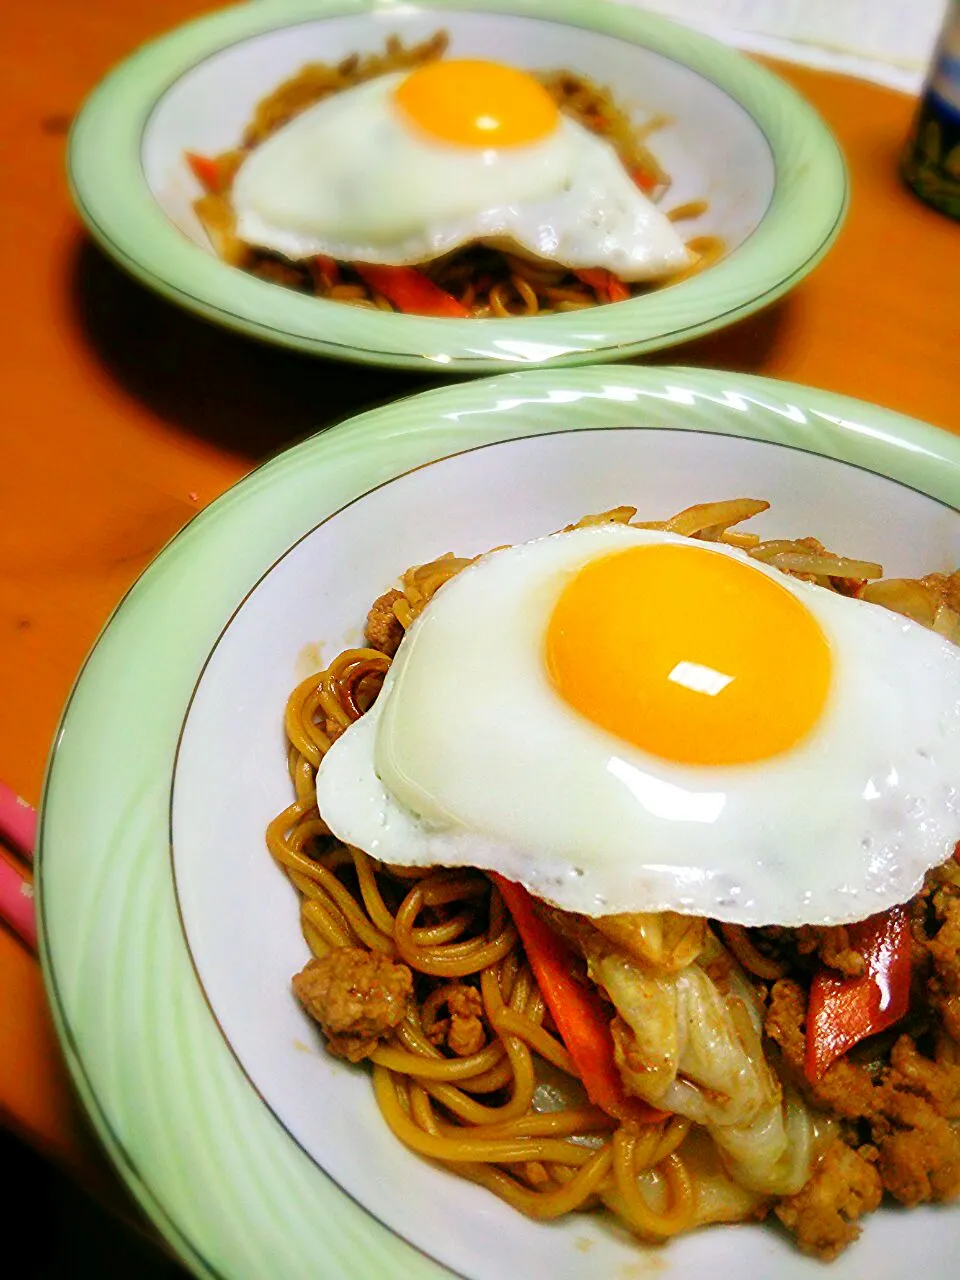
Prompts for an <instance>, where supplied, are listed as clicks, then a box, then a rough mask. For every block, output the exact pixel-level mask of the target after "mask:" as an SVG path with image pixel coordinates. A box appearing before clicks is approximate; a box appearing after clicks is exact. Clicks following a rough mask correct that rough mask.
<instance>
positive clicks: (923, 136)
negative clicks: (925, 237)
mask: <svg viewBox="0 0 960 1280" xmlns="http://www.w3.org/2000/svg"><path fill="white" fill-rule="evenodd" d="M902 168H903V176H904V177H905V178H906V180H907V182H908V183H909V184H910V186H911V187H912V188H913V190H914V191H915V192H916V193H917V195H918V196H919V197H920V199H921V200H924V201H926V203H927V204H930V205H932V206H933V207H934V208H935V209H939V210H940V211H941V212H942V213H946V214H948V215H949V216H950V217H951V218H960V2H958V0H951V3H950V5H949V7H948V9H947V16H946V18H945V20H944V25H943V31H942V32H941V35H940V39H939V41H938V43H937V48H936V51H935V52H934V55H933V61H932V62H931V64H930V74H929V76H928V78H927V83H926V85H925V86H924V91H923V96H922V98H921V99H920V108H919V110H918V111H917V116H916V119H915V121H914V126H913V130H912V132H911V134H910V140H909V142H908V144H907V149H906V152H905V153H904V157H903V165H902Z"/></svg>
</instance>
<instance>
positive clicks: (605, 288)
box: [573, 267, 630, 302]
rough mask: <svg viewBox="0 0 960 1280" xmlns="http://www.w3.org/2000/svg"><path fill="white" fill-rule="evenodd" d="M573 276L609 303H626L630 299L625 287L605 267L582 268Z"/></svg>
mask: <svg viewBox="0 0 960 1280" xmlns="http://www.w3.org/2000/svg"><path fill="white" fill-rule="evenodd" d="M573 274H574V275H575V276H576V277H577V279H578V280H582V281H583V283H584V284H588V285H589V286H590V288H591V289H596V290H597V292H598V293H602V294H603V295H604V296H605V297H606V298H607V300H608V301H609V302H626V300H627V299H628V298H629V297H630V290H629V289H628V288H627V286H626V285H625V284H624V283H623V281H622V280H620V279H618V278H617V276H615V275H614V274H613V272H612V271H608V270H607V269H606V267H584V268H582V270H580V271H574V273H573Z"/></svg>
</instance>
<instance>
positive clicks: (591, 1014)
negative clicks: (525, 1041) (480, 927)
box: [488, 871, 667, 1124]
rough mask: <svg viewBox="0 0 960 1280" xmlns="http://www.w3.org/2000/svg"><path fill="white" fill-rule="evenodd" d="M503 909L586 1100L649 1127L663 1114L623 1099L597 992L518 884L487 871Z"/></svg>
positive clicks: (634, 1100) (606, 1013)
mask: <svg viewBox="0 0 960 1280" xmlns="http://www.w3.org/2000/svg"><path fill="white" fill-rule="evenodd" d="M488 874H489V876H490V878H491V880H493V882H494V884H495V885H496V886H497V888H498V889H499V890H500V893H501V895H502V897H503V900H504V902H505V903H506V904H507V909H508V910H509V912H510V914H511V916H512V917H513V923H514V924H515V925H516V926H517V932H518V933H519V935H520V940H521V942H522V943H523V949H524V951H526V953H527V959H528V960H529V961H530V967H531V969H532V970H533V972H534V976H535V977H536V979H537V983H538V984H539V987H540V993H541V995H542V996H543V998H544V1001H545V1002H546V1006H547V1008H548V1009H549V1010H550V1013H551V1015H552V1016H553V1020H554V1022H555V1023H556V1025H557V1030H558V1031H559V1032H560V1037H561V1039H562V1040H563V1043H564V1045H565V1046H566V1048H567V1052H568V1053H569V1054H570V1057H571V1058H572V1059H573V1061H574V1065H575V1066H576V1068H577V1071H578V1072H579V1074H580V1079H581V1080H582V1082H583V1087H584V1088H585V1089H586V1091H587V1096H588V1097H589V1099H590V1101H591V1102H592V1103H593V1104H594V1105H595V1106H598V1107H600V1108H602V1110H604V1111H606V1112H607V1114H608V1115H611V1116H614V1117H615V1118H616V1119H617V1120H632V1121H635V1122H636V1123H638V1124H652V1123H655V1122H656V1121H658V1120H662V1119H663V1118H664V1117H665V1116H666V1114H667V1113H666V1112H664V1111H658V1110H657V1109H656V1108H655V1107H651V1106H649V1105H648V1104H647V1103H645V1102H642V1101H641V1100H640V1099H639V1098H630V1097H627V1095H626V1093H625V1092H624V1089H623V1081H622V1080H621V1078H620V1073H619V1071H618V1070H617V1063H616V1059H615V1057H614V1053H613V1035H612V1034H611V1031H610V1013H609V1010H608V1008H607V1006H606V1005H605V1004H604V1002H603V1001H602V1000H601V998H600V996H599V995H598V994H597V992H596V991H595V990H594V989H593V988H592V987H588V986H585V985H584V984H583V983H582V982H579V981H578V980H577V978H575V977H574V975H573V971H572V969H573V966H572V960H573V955H572V952H571V951H570V948H569V947H568V946H567V944H566V943H565V942H564V940H563V939H562V938H561V937H559V935H558V934H556V933H555V932H554V931H553V930H552V929H551V928H550V926H549V925H548V924H546V923H545V922H544V921H543V920H541V919H540V917H539V916H538V915H537V914H536V913H535V911H534V909H533V899H532V898H531V897H530V894H529V893H527V891H526V889H524V887H523V885H520V884H516V883H515V882H514V881H512V880H505V879H504V878H503V876H501V875H498V874H497V873H496V872H495V871H491V872H488Z"/></svg>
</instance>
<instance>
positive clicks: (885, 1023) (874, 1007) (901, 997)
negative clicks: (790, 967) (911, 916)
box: [805, 906, 910, 1081]
mask: <svg viewBox="0 0 960 1280" xmlns="http://www.w3.org/2000/svg"><path fill="white" fill-rule="evenodd" d="M849 932H850V943H851V946H853V947H854V948H855V949H856V950H857V951H859V952H860V954H861V955H862V956H863V959H864V962H865V965H866V971H865V972H864V974H863V975H862V977H859V978H841V977H839V976H838V975H837V974H836V973H833V972H832V971H831V970H829V969H826V968H824V969H821V970H820V972H819V973H817V975H816V976H815V977H814V980H813V983H812V985H811V987H810V1003H809V1006H808V1010H807V1056H806V1062H805V1069H806V1073H807V1076H808V1078H809V1079H810V1080H814V1081H815V1080H819V1079H820V1077H821V1076H822V1075H823V1073H824V1072H825V1071H826V1069H827V1068H828V1067H829V1066H830V1065H831V1063H833V1062H836V1060H837V1058H839V1057H842V1055H843V1054H845V1053H846V1052H847V1050H848V1049H852V1048H853V1046H854V1045H855V1044H859V1042H860V1041H861V1040H864V1039H866V1037H867V1036H872V1035H876V1033H877V1032H878V1031H885V1030H886V1029H887V1027H891V1026H893V1024H894V1023H895V1022H897V1021H899V1019H900V1018H902V1017H903V1015H904V1014H905V1013H906V1011H907V1005H908V1004H909V1001H910V927H909V921H908V919H907V909H906V907H903V906H898V907H892V908H891V909H890V910H889V911H885V912H882V913H881V914H880V915H875V916H870V917H869V919H867V920H861V921H859V922H858V923H857V924H852V925H850V926H849Z"/></svg>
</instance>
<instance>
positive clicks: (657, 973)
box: [581, 933, 818, 1195]
mask: <svg viewBox="0 0 960 1280" xmlns="http://www.w3.org/2000/svg"><path fill="white" fill-rule="evenodd" d="M586 941H587V947H586V950H585V954H586V958H587V963H588V966H589V970H590V976H591V978H592V979H593V980H594V981H595V982H596V983H597V984H598V985H599V986H601V987H603V988H604V990H605V991H606V992H607V994H608V996H609V997H610V999H611V1000H612V1001H613V1003H614V1005H615V1006H616V1009H617V1013H618V1015H619V1016H618V1017H617V1018H615V1019H614V1022H613V1032H614V1041H615V1047H616V1053H617V1062H618V1065H619V1067H620V1073H621V1075H622V1076H623V1080H624V1084H625V1085H626V1088H627V1090H628V1092H632V1093H634V1094H636V1095H637V1096H638V1097H641V1098H643V1099H644V1101H646V1102H649V1103H650V1104H651V1105H652V1106H655V1107H661V1108H662V1109H663V1110H665V1111H671V1112H674V1113H676V1114H677V1115H681V1116H686V1117H688V1118H689V1119H690V1120H693V1121H694V1122H695V1123H696V1124H699V1125H703V1126H704V1128H705V1129H706V1130H707V1132H708V1133H709V1134H710V1136H711V1138H712V1139H713V1141H714V1143H715V1144H716V1148H717V1151H718V1152H719V1154H720V1157H721V1159H722V1161H723V1163H724V1166H725V1168H726V1170H727V1172H728V1173H729V1174H730V1176H731V1177H732V1178H733V1179H734V1180H735V1181H736V1182H737V1183H738V1184H739V1185H740V1186H741V1187H745V1188H748V1189H749V1190H752V1191H757V1192H763V1193H765V1194H775V1195H789V1194H792V1193H793V1192H795V1191H799V1190H800V1188H801V1187H802V1186H803V1185H804V1183H806V1181H807V1180H808V1179H809V1177H810V1175H811V1173H812V1172H813V1166H814V1161H815V1158H816V1154H817V1148H818V1132H817V1127H816V1125H815V1123H814V1121H813V1118H812V1116H811V1115H810V1112H809V1111H808V1110H807V1108H806V1106H805V1105H804V1103H803V1101H802V1099H801V1098H800V1097H799V1095H797V1094H795V1093H793V1092H790V1093H788V1094H786V1095H785V1094H784V1090H783V1088H782V1086H781V1084H780V1081H779V1080H778V1078H777V1076H776V1074H775V1073H774V1071H773V1070H772V1069H771V1067H770V1065H769V1063H768V1062H767V1060H766V1057H765V1055H764V1051H763V1046H762V1043H761V1032H762V1018H761V1009H760V1004H759V1001H758V998H757V995H756V993H755V991H754V989H753V987H752V986H751V985H750V983H749V981H748V980H747V978H746V977H745V975H744V974H743V972H742V970H741V969H740V968H739V966H738V965H737V964H736V962H735V961H734V960H733V958H732V957H731V956H730V955H729V954H728V952H727V951H726V950H725V949H724V947H723V946H722V945H721V943H720V942H719V941H718V940H717V939H716V938H715V937H714V935H713V934H712V933H708V936H707V941H706V944H705V946H704V949H703V951H702V953H701V955H700V957H699V959H698V960H697V961H696V962H695V963H693V964H689V965H687V966H686V967H685V968H683V969H680V970H677V971H674V972H670V971H667V970H661V969H656V968H652V967H649V966H644V965H640V964H638V963H636V962H635V961H634V960H633V959H631V958H630V957H629V956H627V955H625V954H624V953H623V952H620V951H616V950H611V949H610V947H609V943H608V942H607V940H606V939H604V944H605V945H601V946H598V947H596V948H595V947H592V946H590V945H589V940H588V939H586ZM581 945H583V940H582V941H581Z"/></svg>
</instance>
